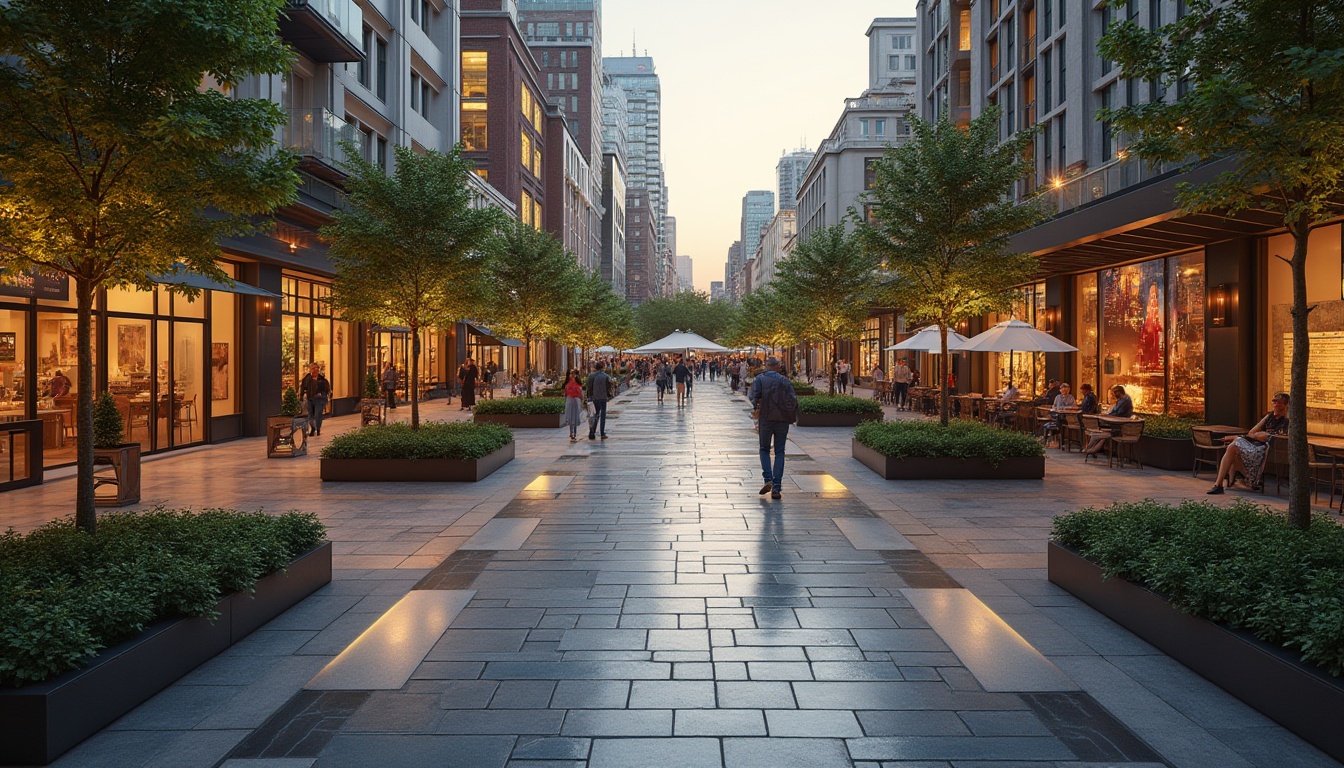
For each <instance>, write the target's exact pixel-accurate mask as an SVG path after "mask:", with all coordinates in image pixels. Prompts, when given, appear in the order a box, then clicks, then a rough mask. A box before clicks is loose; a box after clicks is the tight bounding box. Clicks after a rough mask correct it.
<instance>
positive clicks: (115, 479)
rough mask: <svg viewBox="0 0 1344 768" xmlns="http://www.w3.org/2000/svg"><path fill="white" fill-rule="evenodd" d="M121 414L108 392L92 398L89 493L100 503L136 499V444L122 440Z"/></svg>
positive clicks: (107, 504)
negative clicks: (90, 479)
mask: <svg viewBox="0 0 1344 768" xmlns="http://www.w3.org/2000/svg"><path fill="white" fill-rule="evenodd" d="M123 418H124V416H123V415H122V413H121V410H120V409H118V408H117V400H116V398H114V397H112V395H111V394H110V393H108V392H104V393H102V394H101V395H99V396H98V399H97V400H95V401H94V402H93V466H94V479H93V496H94V504H95V505H97V506H100V507H124V506H126V505H127V504H136V503H138V502H139V501H140V444H139V443H127V442H123V441H124V440H125V437H126V432H125V422H124V421H123Z"/></svg>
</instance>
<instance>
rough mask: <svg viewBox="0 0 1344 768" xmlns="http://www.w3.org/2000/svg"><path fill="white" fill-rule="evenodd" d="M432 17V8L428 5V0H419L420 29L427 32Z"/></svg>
mask: <svg viewBox="0 0 1344 768" xmlns="http://www.w3.org/2000/svg"><path fill="white" fill-rule="evenodd" d="M432 18H434V9H433V7H432V6H430V4H429V2H428V0H420V29H423V30H424V31H425V34H426V35H428V34H429V23H430V20H431V19H432Z"/></svg>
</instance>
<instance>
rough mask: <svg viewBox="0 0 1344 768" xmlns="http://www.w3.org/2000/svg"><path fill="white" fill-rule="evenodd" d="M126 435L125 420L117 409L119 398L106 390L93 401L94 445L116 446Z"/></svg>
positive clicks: (96, 446) (101, 446)
mask: <svg viewBox="0 0 1344 768" xmlns="http://www.w3.org/2000/svg"><path fill="white" fill-rule="evenodd" d="M125 437H126V432H125V422H123V421H122V417H121V411H119V410H117V400H116V398H114V397H112V394H111V393H110V392H104V393H102V394H101V395H99V396H98V399H97V400H95V401H94V402H93V447H94V448H116V447H117V446H119V445H121V444H122V442H123V441H124V439H125Z"/></svg>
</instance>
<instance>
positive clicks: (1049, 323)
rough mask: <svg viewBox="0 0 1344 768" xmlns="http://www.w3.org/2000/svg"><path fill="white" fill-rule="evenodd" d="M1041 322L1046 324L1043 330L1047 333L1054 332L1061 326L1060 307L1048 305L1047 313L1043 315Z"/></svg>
mask: <svg viewBox="0 0 1344 768" xmlns="http://www.w3.org/2000/svg"><path fill="white" fill-rule="evenodd" d="M1041 324H1042V325H1044V326H1045V328H1043V329H1042V330H1044V331H1045V332H1046V333H1054V332H1055V330H1056V329H1057V328H1058V327H1059V307H1055V306H1050V307H1046V308H1045V314H1044V315H1043V316H1042V317H1041Z"/></svg>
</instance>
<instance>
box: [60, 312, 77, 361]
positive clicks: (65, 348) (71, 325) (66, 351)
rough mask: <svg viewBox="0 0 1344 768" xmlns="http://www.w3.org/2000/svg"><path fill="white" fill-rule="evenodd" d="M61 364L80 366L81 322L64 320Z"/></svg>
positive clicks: (62, 325)
mask: <svg viewBox="0 0 1344 768" xmlns="http://www.w3.org/2000/svg"><path fill="white" fill-rule="evenodd" d="M58 338H59V339H60V344H61V351H60V364H61V365H78V364H79V321H78V320H62V321H61V325H60V332H59V334H58Z"/></svg>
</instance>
